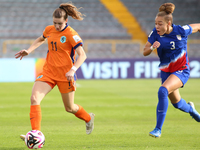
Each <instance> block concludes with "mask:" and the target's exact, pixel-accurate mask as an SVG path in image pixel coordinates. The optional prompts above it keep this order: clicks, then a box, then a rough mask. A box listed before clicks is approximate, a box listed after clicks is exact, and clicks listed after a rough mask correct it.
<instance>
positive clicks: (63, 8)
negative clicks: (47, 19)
mask: <svg viewBox="0 0 200 150" xmlns="http://www.w3.org/2000/svg"><path fill="white" fill-rule="evenodd" d="M79 9H80V8H76V6H74V5H73V4H72V3H71V2H68V3H62V4H60V7H59V8H57V9H56V10H55V11H54V13H53V17H55V18H62V17H64V19H65V20H66V19H67V18H68V16H71V17H72V18H73V19H77V20H83V16H84V15H83V14H82V13H81V12H79Z"/></svg>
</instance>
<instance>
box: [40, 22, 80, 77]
mask: <svg viewBox="0 0 200 150" xmlns="http://www.w3.org/2000/svg"><path fill="white" fill-rule="evenodd" d="M43 37H44V38H47V40H48V53H47V57H46V62H45V64H44V67H43V74H45V75H47V76H49V77H50V78H52V79H54V80H56V81H67V78H66V77H65V74H66V73H67V72H68V71H69V70H70V69H71V68H72V66H73V64H74V60H75V49H76V48H77V47H78V46H80V45H82V44H83V41H82V39H81V38H80V36H79V35H78V33H77V32H76V31H75V30H74V29H72V28H71V27H70V26H68V25H66V27H65V28H64V29H63V30H62V31H57V30H56V29H55V27H54V26H53V25H50V26H47V27H46V28H45V30H44V32H43Z"/></svg>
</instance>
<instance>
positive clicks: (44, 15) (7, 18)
mask: <svg viewBox="0 0 200 150" xmlns="http://www.w3.org/2000/svg"><path fill="white" fill-rule="evenodd" d="M120 1H121V2H122V3H123V4H124V5H125V6H126V8H127V9H128V10H129V11H130V12H131V14H132V15H133V16H134V17H136V19H137V21H138V22H139V24H140V26H141V28H142V30H143V31H145V33H146V35H147V36H148V35H149V33H150V32H151V30H152V29H153V28H154V24H155V22H154V19H155V16H156V14H157V12H158V8H159V6H160V5H161V4H163V3H166V2H172V3H174V4H175V6H176V9H175V11H174V13H173V16H174V24H176V25H178V24H180V25H185V24H190V23H198V22H200V15H199V14H200V9H199V7H200V1H199V0H120ZM65 2H68V1H63V0H0V46H1V48H0V58H12V57H14V54H15V53H16V52H17V51H19V50H21V49H26V48H28V47H29V46H30V40H34V39H36V38H37V37H39V36H41V35H42V32H43V30H44V29H45V27H46V26H47V25H51V24H52V14H53V11H54V10H55V9H56V8H58V7H59V5H60V4H61V3H65ZM71 2H72V3H73V4H74V5H75V6H77V7H78V8H79V7H82V8H81V9H80V11H81V12H82V13H83V14H85V18H84V20H83V21H78V20H74V19H72V18H71V17H69V21H68V25H70V26H71V27H72V28H74V29H75V30H76V31H77V32H78V33H79V35H80V36H81V38H82V39H83V41H84V43H87V44H86V46H87V47H86V48H87V49H86V52H87V56H88V58H140V57H143V55H142V52H141V47H142V46H143V45H141V44H140V43H131V42H124V41H131V40H132V35H130V34H129V33H128V32H127V29H126V28H124V27H123V25H122V24H120V23H119V22H118V20H117V19H116V18H114V17H113V15H112V14H111V13H110V12H109V11H108V10H107V9H106V7H105V6H104V5H103V4H102V3H101V1H100V0H71ZM113 7H114V6H113ZM122 13H123V12H122ZM24 40H26V41H25V42H20V41H24ZM93 40H97V41H95V42H94V41H93ZM98 40H99V42H98ZM107 40H108V41H109V40H112V41H110V42H105V41H107ZM199 40H200V33H195V34H192V35H190V36H189V42H190V41H191V42H190V43H191V44H190V45H189V56H190V57H200V50H199V47H200V42H199ZM113 47H114V49H113ZM47 50H48V49H47V44H43V45H42V46H40V47H39V48H38V49H37V50H36V51H35V52H34V53H32V54H31V55H30V56H28V57H36V58H43V57H46V53H47ZM150 57H157V56H156V54H155V55H151V56H150Z"/></svg>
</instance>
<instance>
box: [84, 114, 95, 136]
mask: <svg viewBox="0 0 200 150" xmlns="http://www.w3.org/2000/svg"><path fill="white" fill-rule="evenodd" d="M89 115H90V117H91V120H90V121H89V122H86V134H91V133H92V131H93V129H94V116H95V114H93V113H89Z"/></svg>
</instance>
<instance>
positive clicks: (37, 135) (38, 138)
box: [24, 130, 45, 149]
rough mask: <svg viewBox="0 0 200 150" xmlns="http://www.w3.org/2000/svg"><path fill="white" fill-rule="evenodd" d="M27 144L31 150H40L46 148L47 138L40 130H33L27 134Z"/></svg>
mask: <svg viewBox="0 0 200 150" xmlns="http://www.w3.org/2000/svg"><path fill="white" fill-rule="evenodd" d="M24 141H25V144H26V146H27V147H28V148H29V149H39V148H42V147H43V146H44V143H45V137H44V134H43V133H42V132H41V131H39V130H31V131H29V132H28V133H27V134H26V137H25V140H24Z"/></svg>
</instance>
